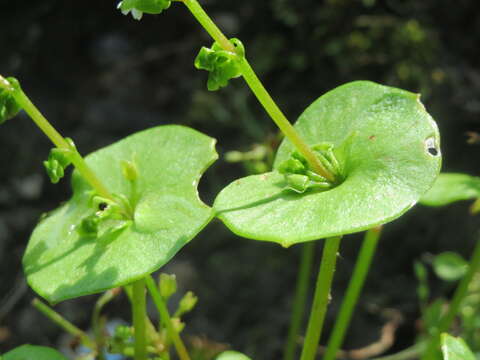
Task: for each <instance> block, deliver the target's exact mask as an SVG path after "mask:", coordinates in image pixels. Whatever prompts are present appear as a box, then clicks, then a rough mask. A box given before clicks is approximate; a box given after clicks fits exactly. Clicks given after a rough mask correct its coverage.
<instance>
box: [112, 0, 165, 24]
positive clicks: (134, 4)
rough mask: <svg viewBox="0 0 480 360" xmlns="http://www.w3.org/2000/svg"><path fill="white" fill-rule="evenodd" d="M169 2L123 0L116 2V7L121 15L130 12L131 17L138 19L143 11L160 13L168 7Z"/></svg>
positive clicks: (159, 0)
mask: <svg viewBox="0 0 480 360" xmlns="http://www.w3.org/2000/svg"><path fill="white" fill-rule="evenodd" d="M171 3H172V2H171V0H123V1H120V2H119V3H118V6H117V8H118V9H120V11H121V12H122V14H123V15H128V14H129V13H130V12H132V16H133V18H134V19H135V20H140V19H141V18H142V16H143V13H146V14H160V13H161V12H162V11H163V10H166V9H168V8H169V7H170V5H171Z"/></svg>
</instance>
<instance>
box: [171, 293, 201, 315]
mask: <svg viewBox="0 0 480 360" xmlns="http://www.w3.org/2000/svg"><path fill="white" fill-rule="evenodd" d="M197 301H198V297H196V296H195V295H194V294H193V292H191V291H188V292H187V293H186V294H185V295H184V296H183V298H182V300H180V304H178V309H177V311H176V312H175V314H174V317H180V316H182V315H183V314H185V313H187V312H189V311H191V310H192V309H193V308H194V307H195V304H196V303H197Z"/></svg>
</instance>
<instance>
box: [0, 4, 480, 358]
mask: <svg viewBox="0 0 480 360" xmlns="http://www.w3.org/2000/svg"><path fill="white" fill-rule="evenodd" d="M202 4H203V5H205V7H206V10H207V11H208V12H209V14H211V16H212V17H213V18H214V19H215V21H216V22H217V23H218V25H219V26H220V27H221V28H222V29H223V30H224V31H225V33H226V34H227V36H232V37H233V36H235V37H238V38H240V39H241V40H242V41H243V43H244V44H245V46H246V50H247V57H248V58H249V59H250V61H251V63H252V66H253V67H254V69H256V70H257V72H258V74H259V76H260V77H261V79H262V80H263V81H264V83H265V85H266V87H267V89H269V90H270V92H271V94H272V96H273V97H274V99H275V100H276V101H277V102H278V104H279V105H280V107H281V108H282V109H283V110H284V111H285V113H286V114H287V116H288V117H289V118H290V119H295V118H296V117H297V116H298V115H299V114H300V113H301V112H302V110H303V109H304V108H305V107H306V106H307V105H308V104H310V103H311V102H312V101H313V100H315V99H316V98H317V97H318V96H320V95H321V94H323V93H324V92H326V91H328V90H329V89H332V88H333V87H336V86H338V85H340V84H342V83H345V82H349V81H352V80H359V79H365V80H372V81H377V82H380V83H383V84H387V85H392V86H397V87H401V88H405V89H407V90H410V91H414V92H419V93H421V94H422V100H423V102H424V103H425V104H426V107H427V109H428V110H429V112H430V113H431V114H432V115H433V117H434V118H435V119H436V120H437V122H438V125H439V127H440V131H441V134H442V149H443V155H444V165H443V171H450V172H451V171H456V172H467V173H469V174H478V169H479V161H480V160H479V159H480V157H479V155H480V147H479V145H478V144H477V140H478V139H477V138H476V132H477V131H479V132H480V68H479V65H478V63H479V60H480V54H479V47H478V44H479V39H480V16H479V14H480V13H479V11H478V8H477V7H476V2H475V1H473V0H470V1H469V0H457V1H455V2H454V3H452V2H451V1H446V0H435V1H434V0H424V1H417V0H389V1H376V0H362V1H360V0H356V1H354V0H323V1H319V0H296V1H293V0H265V1H254V0H243V1H232V0H208V1H203V2H202ZM115 7H116V2H114V1H98V2H96V1H74V2H73V1H57V0H41V1H25V0H24V1H20V0H19V1H6V0H1V1H0V73H1V74H2V75H4V76H15V77H17V78H18V79H19V80H20V82H21V83H22V84H23V88H24V90H25V92H26V93H27V94H28V95H29V96H30V97H31V99H32V100H33V101H34V102H35V103H36V104H37V106H38V107H39V108H40V109H41V110H42V111H43V112H44V114H45V115H46V116H47V118H48V119H49V120H50V121H51V122H52V123H53V124H54V125H55V126H56V127H57V128H58V129H59V130H60V132H61V133H62V134H64V135H65V136H69V137H72V138H73V139H74V140H75V142H76V144H77V147H78V149H79V150H80V152H81V153H83V154H87V153H89V152H91V151H93V150H96V149H98V148H100V147H102V146H104V145H107V144H110V143H112V142H114V141H117V140H119V139H121V138H122V137H124V136H126V135H129V134H131V133H133V132H135V131H138V130H142V129H145V128H148V127H152V126H156V125H161V124H173V123H175V124H183V125H187V126H192V127H194V128H195V129H198V130H200V131H202V132H205V133H206V134H208V135H210V136H212V137H215V138H217V139H218V147H217V150H218V151H219V153H220V156H221V159H220V160H219V161H218V162H217V163H215V164H214V165H213V166H212V167H211V168H210V169H209V170H208V171H207V172H206V174H205V176H204V178H203V179H202V183H201V185H200V191H201V196H202V198H203V200H204V201H205V202H207V203H208V204H211V203H212V200H213V199H214V197H215V194H217V193H218V192H219V190H220V189H221V188H222V187H224V186H226V185H227V184H228V183H229V182H230V181H232V180H233V179H235V178H237V177H240V176H243V175H244V174H245V172H244V169H243V167H242V166H241V165H239V164H229V163H227V162H225V161H224V160H223V159H222V156H223V155H224V154H225V152H226V151H229V150H241V151H248V150H250V149H251V146H252V145H253V144H255V143H262V142H264V141H265V139H267V138H269V137H272V136H275V134H276V133H277V131H276V129H275V127H274V125H273V123H272V122H271V121H270V120H269V118H268V117H267V115H266V114H265V112H264V111H263V109H262V108H261V107H260V106H259V105H258V103H257V101H256V99H255V98H254V97H253V96H252V94H251V93H250V91H249V89H248V88H247V86H246V85H245V83H244V82H243V80H241V79H237V80H233V81H231V83H230V85H229V86H228V87H227V88H225V89H222V90H220V91H218V92H208V91H207V90H206V79H207V73H206V72H202V71H197V70H195V69H194V67H193V60H194V58H195V56H196V54H197V52H198V50H199V49H200V47H201V46H202V45H210V44H211V40H210V39H209V37H208V36H207V35H206V33H205V32H204V31H203V30H202V29H201V28H200V27H199V25H198V24H197V23H196V22H195V21H194V19H193V18H192V16H190V14H189V12H188V11H187V10H186V8H185V7H184V6H182V5H181V4H175V3H174V4H173V5H172V7H171V8H170V9H169V10H168V11H167V12H166V13H163V14H161V15H159V16H148V15H147V16H145V17H144V19H142V21H140V22H138V21H135V20H133V19H132V18H131V17H130V16H128V17H127V16H123V15H122V14H121V13H120V12H119V11H117V10H116V9H115ZM50 148H51V144H50V143H49V142H48V140H47V139H46V138H45V137H44V135H43V134H42V133H41V132H40V131H39V130H37V129H36V128H35V126H34V125H33V123H32V122H31V121H29V120H28V118H27V117H26V116H25V115H24V114H21V115H20V116H18V117H17V118H15V119H13V120H11V121H9V122H8V123H6V124H4V125H3V126H2V127H1V128H0V154H1V157H0V273H1V281H0V352H3V351H5V350H8V349H11V348H12V347H14V346H17V345H19V344H22V343H26V342H29V343H33V344H43V345H51V346H59V342H61V338H60V337H59V334H60V333H61V331H60V330H59V329H58V328H57V327H56V326H55V325H53V324H51V323H50V322H49V321H48V320H46V319H45V318H44V317H43V315H41V314H39V313H37V312H36V310H34V309H33V308H32V307H31V306H30V305H29V303H30V301H31V299H32V297H33V296H34V293H33V292H32V291H31V290H29V289H28V288H27V287H26V285H25V281H24V277H23V273H22V268H21V257H22V254H23V251H24V249H25V246H26V243H27V240H28V237H29V234H30V232H31V231H32V229H33V227H34V226H35V224H36V222H37V221H38V219H39V217H40V215H41V214H42V213H43V212H45V211H48V210H51V209H53V208H55V207H56V206H58V204H59V203H60V202H62V201H65V200H66V199H67V198H68V197H69V194H70V189H69V182H68V180H66V179H65V180H64V181H63V182H61V183H60V184H59V185H52V184H50V182H49V181H48V178H47V176H46V174H45V172H44V170H43V166H42V161H43V160H44V159H46V158H47V156H48V152H49V149H50ZM477 223H478V218H474V217H472V216H470V215H469V214H468V204H467V203H460V204H456V205H453V206H449V207H447V208H442V209H428V208H425V207H421V206H416V207H415V208H414V209H412V210H411V211H410V212H408V213H407V214H406V215H405V216H403V217H402V218H401V219H399V220H396V221H394V222H393V223H392V224H389V225H388V226H386V227H385V231H384V236H383V237H382V239H381V242H380V246H379V249H378V252H377V255H376V257H375V261H374V264H373V267H372V270H371V273H370V276H369V278H368V280H367V284H366V286H365V290H364V293H363V295H362V298H361V300H360V303H359V305H358V309H357V311H356V314H355V317H354V319H353V323H352V327H351V330H350V332H349V335H348V338H347V340H346V344H345V348H355V347H361V346H365V345H368V344H369V343H371V342H372V341H376V340H377V339H378V338H379V333H380V329H381V327H382V325H383V324H384V323H385V319H383V318H382V317H381V316H380V315H379V313H380V311H379V310H378V309H385V308H394V309H397V310H398V311H400V312H401V313H402V315H403V317H404V319H405V321H404V322H403V324H402V326H401V327H400V329H399V330H398V331H397V334H396V339H395V344H394V346H393V348H392V350H391V351H397V350H400V349H402V348H405V347H406V346H409V345H411V344H412V343H413V341H414V339H415V336H416V331H417V330H418V326H419V325H418V321H417V319H418V317H419V310H418V300H417V295H416V280H415V276H414V273H413V269H412V265H413V261H414V260H415V259H420V258H421V257H422V256H423V257H424V256H426V255H425V254H427V256H428V254H429V253H430V254H436V253H439V252H441V251H445V250H454V251H457V252H459V253H460V254H462V255H463V256H468V254H469V252H470V251H471V249H472V246H473V243H474V241H475V239H477V238H478V230H479V226H478V225H477ZM360 239H361V237H360V236H359V235H351V236H347V237H346V238H345V240H344V241H343V244H342V251H341V258H340V259H339V264H338V271H337V273H336V276H335V285H334V290H333V293H332V296H333V300H332V303H331V307H330V310H329V315H328V318H327V325H328V327H330V326H331V324H332V321H333V319H334V316H335V311H336V310H337V309H338V306H339V304H340V301H341V299H342V295H343V290H344V289H345V286H346V284H347V283H348V280H349V277H350V274H351V270H352V267H353V264H354V260H355V256H356V254H357V252H358V248H359V245H360ZM317 247H318V253H317V259H316V260H317V261H318V257H319V255H320V254H319V252H320V243H319V244H318V245H317ZM299 254H300V247H299V246H294V247H292V248H290V249H287V250H286V249H282V248H281V247H280V246H278V245H274V244H270V243H262V242H255V241H250V240H246V239H242V238H238V237H235V236H234V235H232V234H231V233H230V232H229V231H228V230H227V229H226V228H225V227H224V226H223V225H222V224H221V223H219V222H218V221H214V222H213V223H212V224H210V225H209V226H208V227H207V228H206V229H205V230H204V231H203V232H202V233H201V234H200V235H199V236H198V237H197V238H196V239H194V240H193V241H192V242H191V243H190V244H189V245H187V246H186V247H185V248H184V249H182V250H181V251H180V253H179V254H178V255H177V256H176V257H175V259H174V260H173V261H171V262H170V263H169V264H168V265H167V266H166V267H165V268H164V269H163V270H164V271H166V272H173V273H176V274H177V278H178V281H179V284H180V286H181V289H182V290H181V291H186V290H193V291H194V292H195V294H197V295H198V296H199V298H200V300H199V303H198V305H197V308H196V310H195V311H193V312H192V313H191V315H189V317H188V318H187V329H186V333H187V334H190V335H196V336H201V337H203V338H204V339H208V340H211V341H215V342H219V343H225V344H228V345H230V346H231V347H233V348H235V349H237V350H240V351H243V352H245V353H247V354H249V355H251V356H253V357H254V358H256V359H278V358H279V357H280V354H281V349H282V346H283V341H284V340H285V338H286V332H287V327H288V321H289V313H290V306H291V301H292V294H293V291H294V286H295V277H296V271H297V264H298V259H299ZM315 275H316V271H315V273H312V280H313V278H314V277H315ZM431 281H432V289H433V296H437V295H441V294H445V292H444V290H445V289H444V287H442V286H441V285H440V284H437V283H436V282H435V279H433V278H432V279H431ZM446 294H447V295H448V291H447V292H446ZM95 298H96V297H95V296H87V297H83V298H80V299H77V300H72V301H66V302H63V303H61V304H59V305H57V306H56V309H57V310H58V311H60V312H61V313H62V314H64V315H65V316H66V317H67V318H68V319H70V320H71V321H73V322H75V323H76V324H78V325H79V326H81V327H86V326H88V322H89V318H90V311H91V305H92V303H93V302H94V301H95ZM375 309H376V310H375ZM106 311H107V314H111V316H114V317H120V318H123V319H124V320H128V319H129V316H130V315H129V309H128V306H127V304H126V302H125V300H124V299H123V300H122V299H121V298H120V299H118V300H115V301H114V302H113V303H112V304H111V305H109V306H108V307H107V308H106ZM325 334H328V331H326V332H325Z"/></svg>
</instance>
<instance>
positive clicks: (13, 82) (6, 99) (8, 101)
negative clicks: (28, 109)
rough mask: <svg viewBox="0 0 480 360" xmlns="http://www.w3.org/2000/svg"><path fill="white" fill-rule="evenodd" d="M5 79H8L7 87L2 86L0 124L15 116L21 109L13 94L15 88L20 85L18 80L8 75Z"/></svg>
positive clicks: (0, 93)
mask: <svg viewBox="0 0 480 360" xmlns="http://www.w3.org/2000/svg"><path fill="white" fill-rule="evenodd" d="M2 80H3V78H2ZM4 81H6V83H5V84H6V86H7V88H4V87H3V86H0V125H1V124H3V123H4V122H5V121H7V120H10V119H11V118H13V117H14V116H15V115H17V114H18V112H19V111H20V110H21V107H20V105H18V104H17V101H16V100H15V98H14V97H13V95H12V93H13V91H14V89H16V88H18V87H19V86H20V85H19V84H18V80H17V79H15V78H13V77H8V78H6V79H4Z"/></svg>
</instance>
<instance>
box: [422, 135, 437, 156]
mask: <svg viewBox="0 0 480 360" xmlns="http://www.w3.org/2000/svg"><path fill="white" fill-rule="evenodd" d="M425 149H426V150H427V152H428V153H429V154H430V155H432V156H438V155H439V154H440V151H439V149H438V147H437V144H436V142H435V138H434V137H429V138H427V139H426V140H425Z"/></svg>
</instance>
